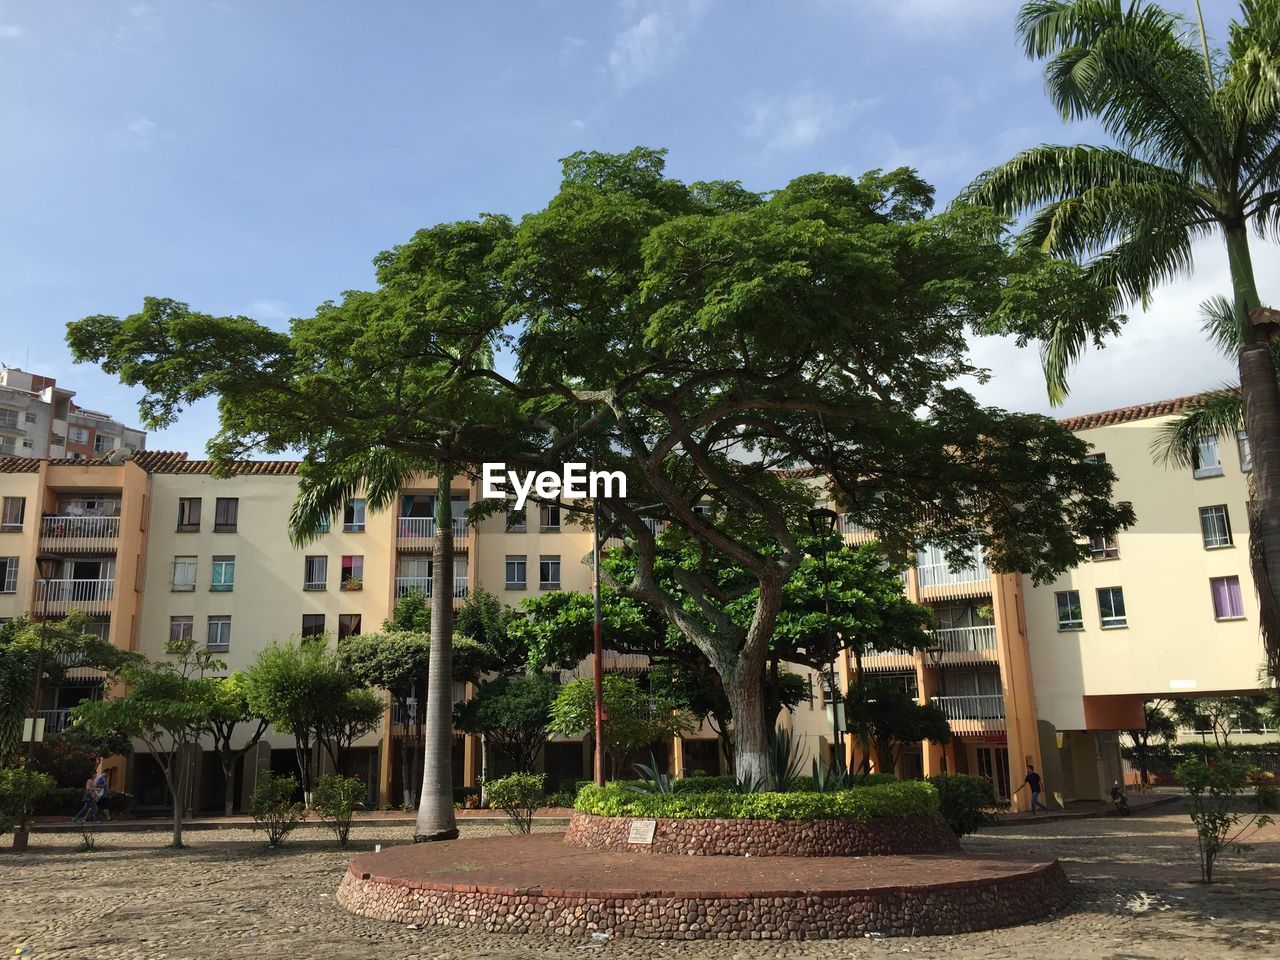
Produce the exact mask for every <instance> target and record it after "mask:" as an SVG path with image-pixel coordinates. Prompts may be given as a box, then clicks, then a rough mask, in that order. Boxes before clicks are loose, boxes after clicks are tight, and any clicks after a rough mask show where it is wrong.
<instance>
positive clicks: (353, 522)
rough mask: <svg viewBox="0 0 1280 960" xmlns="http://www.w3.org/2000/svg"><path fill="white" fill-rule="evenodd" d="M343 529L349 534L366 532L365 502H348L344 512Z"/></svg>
mask: <svg viewBox="0 0 1280 960" xmlns="http://www.w3.org/2000/svg"><path fill="white" fill-rule="evenodd" d="M342 529H343V530H345V531H347V533H363V532H364V501H363V500H348V501H347V506H346V508H345V509H344V510H343V511H342Z"/></svg>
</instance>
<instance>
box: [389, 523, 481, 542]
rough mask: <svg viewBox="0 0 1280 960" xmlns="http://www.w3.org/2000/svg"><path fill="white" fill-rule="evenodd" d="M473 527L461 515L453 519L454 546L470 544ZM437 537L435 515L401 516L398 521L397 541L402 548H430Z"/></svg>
mask: <svg viewBox="0 0 1280 960" xmlns="http://www.w3.org/2000/svg"><path fill="white" fill-rule="evenodd" d="M470 531H471V528H470V527H469V526H468V525H467V521H466V520H465V519H463V518H461V517H459V518H455V519H454V521H453V548H454V549H455V550H466V549H467V547H469V546H470ZM435 537H436V518H435V517H400V518H399V519H398V520H397V521H396V541H397V543H398V544H399V546H400V549H401V550H430V549H431V547H432V544H433V543H434V541H435Z"/></svg>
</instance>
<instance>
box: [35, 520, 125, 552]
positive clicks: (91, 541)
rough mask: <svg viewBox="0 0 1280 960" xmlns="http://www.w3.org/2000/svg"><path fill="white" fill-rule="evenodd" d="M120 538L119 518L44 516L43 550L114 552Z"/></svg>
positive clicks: (41, 545)
mask: <svg viewBox="0 0 1280 960" xmlns="http://www.w3.org/2000/svg"><path fill="white" fill-rule="evenodd" d="M119 539H120V518H119V517H60V516H54V517H43V518H41V520H40V549H42V550H52V551H54V552H57V553H80V552H84V553H97V552H101V551H103V550H115V548H116V542H117V541H118V540H119Z"/></svg>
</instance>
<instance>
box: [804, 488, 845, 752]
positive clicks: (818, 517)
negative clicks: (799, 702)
mask: <svg viewBox="0 0 1280 960" xmlns="http://www.w3.org/2000/svg"><path fill="white" fill-rule="evenodd" d="M839 521H840V515H839V514H838V513H836V512H835V511H834V510H830V509H828V508H826V507H815V508H814V509H812V510H810V511H809V529H810V530H812V531H813V533H814V535H815V536H816V537H818V542H819V544H820V546H821V548H822V606H823V608H824V610H825V612H826V618H827V654H828V657H829V659H830V661H831V760H832V763H833V764H834V763H837V762H838V761H839V751H840V688H839V686H838V684H837V683H836V639H835V632H834V631H833V630H832V623H831V567H830V564H829V563H828V559H827V554H828V550H829V548H830V540H831V535H832V534H833V533H835V532H836V524H837V523H839Z"/></svg>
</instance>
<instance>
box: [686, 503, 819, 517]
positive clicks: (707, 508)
mask: <svg viewBox="0 0 1280 960" xmlns="http://www.w3.org/2000/svg"><path fill="white" fill-rule="evenodd" d="M693 512H694V513H696V514H697V515H698V516H700V517H709V516H711V504H709V503H695V504H694V505H693ZM843 518H844V516H843V515H842V516H841V519H842V520H843Z"/></svg>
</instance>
